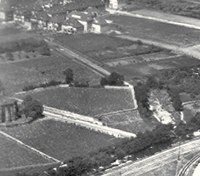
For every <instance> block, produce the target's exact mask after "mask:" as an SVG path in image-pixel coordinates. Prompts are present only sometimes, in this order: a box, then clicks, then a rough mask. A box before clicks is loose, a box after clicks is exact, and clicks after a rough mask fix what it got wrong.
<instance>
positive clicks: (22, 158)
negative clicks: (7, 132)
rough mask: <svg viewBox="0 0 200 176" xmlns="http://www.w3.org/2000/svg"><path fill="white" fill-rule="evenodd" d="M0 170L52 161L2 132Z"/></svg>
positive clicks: (0, 139)
mask: <svg viewBox="0 0 200 176" xmlns="http://www.w3.org/2000/svg"><path fill="white" fill-rule="evenodd" d="M0 148H1V149H0V170H1V169H3V168H12V167H21V166H27V165H35V164H44V163H51V162H52V161H48V160H47V159H45V158H43V157H42V156H41V155H39V154H36V153H35V152H33V151H31V150H29V149H27V148H24V147H23V146H22V145H20V144H17V143H16V142H15V141H13V140H10V139H8V138H7V137H5V136H3V135H2V134H0Z"/></svg>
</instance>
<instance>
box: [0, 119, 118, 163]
mask: <svg viewBox="0 0 200 176" xmlns="http://www.w3.org/2000/svg"><path fill="white" fill-rule="evenodd" d="M2 130H3V131H5V132H6V133H8V134H10V135H11V136H13V137H15V138H17V139H19V140H21V141H23V142H24V143H25V144H27V145H30V146H32V147H34V148H36V149H38V150H40V151H42V152H44V153H46V154H48V155H49V156H52V157H54V158H56V159H59V160H62V161H64V160H68V159H70V158H72V157H76V156H82V155H87V154H88V153H89V152H93V151H96V150H98V149H100V148H103V147H105V146H109V145H111V144H114V143H115V142H117V141H119V139H116V138H114V137H111V136H108V135H105V134H101V133H98V132H94V131H91V130H88V129H86V128H83V127H79V126H75V125H72V124H68V123H66V122H61V121H55V120H53V119H44V120H39V121H35V122H33V123H31V124H29V125H24V126H16V127H12V128H4V129H2ZM21 156H22V155H21Z"/></svg>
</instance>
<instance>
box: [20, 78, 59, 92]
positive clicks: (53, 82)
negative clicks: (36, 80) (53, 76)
mask: <svg viewBox="0 0 200 176" xmlns="http://www.w3.org/2000/svg"><path fill="white" fill-rule="evenodd" d="M60 84H62V82H61V81H55V80H51V81H49V82H47V83H41V84H39V85H28V86H25V87H24V88H23V89H22V90H23V91H29V90H34V89H36V88H46V87H50V86H57V85H60Z"/></svg>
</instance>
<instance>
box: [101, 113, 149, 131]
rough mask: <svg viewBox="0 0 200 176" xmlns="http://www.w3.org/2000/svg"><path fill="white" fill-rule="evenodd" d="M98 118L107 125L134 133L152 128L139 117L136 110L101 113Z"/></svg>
mask: <svg viewBox="0 0 200 176" xmlns="http://www.w3.org/2000/svg"><path fill="white" fill-rule="evenodd" d="M100 119H101V120H102V121H103V122H104V123H105V124H106V125H107V126H109V127H113V128H117V129H121V130H124V131H128V132H132V133H135V134H137V133H139V132H145V131H147V130H149V131H150V130H152V127H151V126H150V124H147V123H146V122H145V121H144V120H143V119H142V118H141V117H140V115H139V112H138V111H128V112H121V113H115V114H108V115H102V116H100Z"/></svg>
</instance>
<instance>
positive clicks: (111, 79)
mask: <svg viewBox="0 0 200 176" xmlns="http://www.w3.org/2000/svg"><path fill="white" fill-rule="evenodd" d="M63 75H64V77H65V81H64V82H62V81H55V80H51V81H49V82H46V83H41V84H39V85H28V86H25V87H24V88H23V91H28V90H33V89H36V88H40V87H43V88H45V87H50V86H56V85H60V84H69V85H70V86H72V87H73V86H74V87H89V81H76V80H75V79H74V71H73V70H72V69H70V68H68V69H66V70H64V71H63ZM100 85H101V86H105V85H112V86H123V85H124V76H123V75H120V74H118V73H116V72H112V73H111V74H110V75H109V76H107V77H103V78H102V79H101V80H100Z"/></svg>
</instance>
